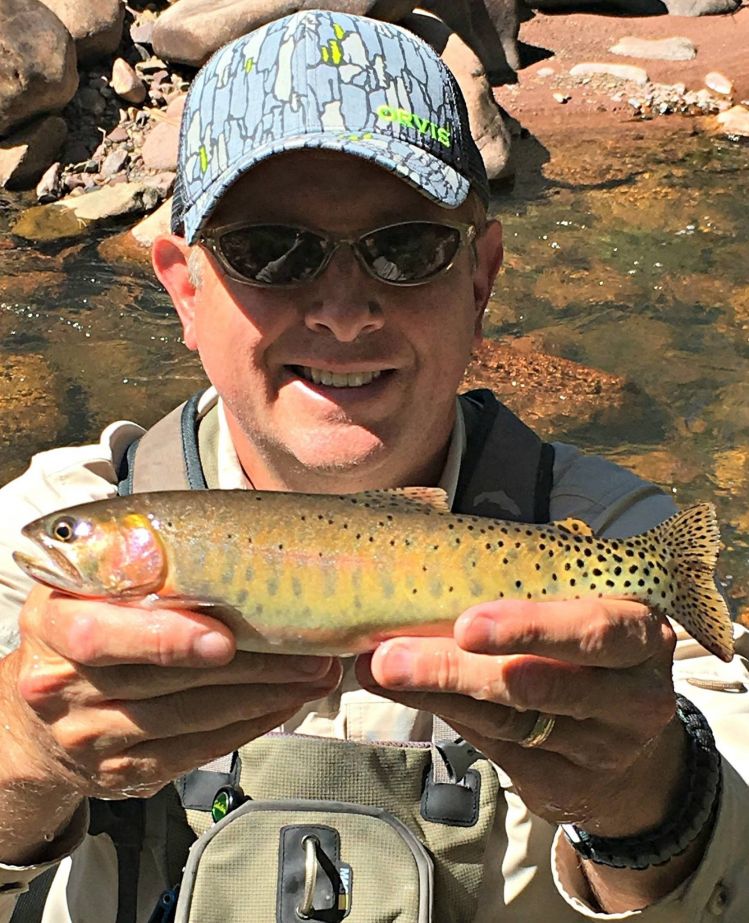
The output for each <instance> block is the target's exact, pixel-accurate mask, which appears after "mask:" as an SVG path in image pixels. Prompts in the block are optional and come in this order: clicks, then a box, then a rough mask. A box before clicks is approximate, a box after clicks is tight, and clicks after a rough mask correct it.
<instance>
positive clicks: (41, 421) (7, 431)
mask: <svg viewBox="0 0 749 923" xmlns="http://www.w3.org/2000/svg"><path fill="white" fill-rule="evenodd" d="M56 377H57V376H56V375H55V373H54V371H53V370H52V369H51V368H50V366H49V364H48V363H47V360H46V359H45V358H44V357H43V356H39V355H35V354H33V353H7V352H5V353H3V361H2V364H1V365H0V416H2V420H3V428H2V436H0V444H3V445H12V444H16V445H18V444H19V443H20V444H23V443H25V442H27V441H28V440H32V441H33V442H34V443H35V444H36V445H39V444H44V443H45V442H46V443H48V444H54V443H55V441H56V440H57V437H58V434H59V433H60V432H61V431H62V430H63V429H64V428H65V426H66V425H67V415H66V412H65V404H64V401H63V400H62V395H61V394H59V393H58V389H57V388H56V387H55V386H54V382H55V381H56Z"/></svg>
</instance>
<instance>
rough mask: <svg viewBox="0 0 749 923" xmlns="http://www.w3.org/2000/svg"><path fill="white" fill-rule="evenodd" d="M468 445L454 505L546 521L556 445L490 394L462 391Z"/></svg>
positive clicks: (465, 510) (461, 510)
mask: <svg viewBox="0 0 749 923" xmlns="http://www.w3.org/2000/svg"><path fill="white" fill-rule="evenodd" d="M460 403H461V407H462V409H463V417H464V420H465V425H466V451H465V455H464V457H463V461H462V464H461V466H460V478H459V480H458V488H457V491H456V494H455V502H454V503H453V510H454V511H455V512H456V513H465V514H470V515H474V516H489V517H492V518H494V519H509V520H512V521H515V522H548V521H549V494H550V493H551V484H552V477H553V468H554V448H553V446H551V445H549V444H548V443H545V442H542V441H541V439H539V437H538V436H537V435H536V434H535V433H534V432H533V430H532V429H530V428H529V427H527V426H526V425H525V423H523V422H522V420H520V419H518V417H516V416H515V414H514V413H512V412H511V411H510V410H508V409H507V407H505V406H504V405H503V404H500V402H499V401H498V400H497V399H496V398H495V397H494V395H493V394H492V392H491V391H489V390H487V389H483V388H482V389H479V390H476V391H469V392H468V393H467V394H462V395H461V396H460Z"/></svg>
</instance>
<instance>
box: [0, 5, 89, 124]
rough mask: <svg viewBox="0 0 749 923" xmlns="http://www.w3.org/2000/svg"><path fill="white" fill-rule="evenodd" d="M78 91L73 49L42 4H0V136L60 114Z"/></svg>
mask: <svg viewBox="0 0 749 923" xmlns="http://www.w3.org/2000/svg"><path fill="white" fill-rule="evenodd" d="M77 88H78V71H77V69H76V51H75V44H74V42H73V39H72V38H71V35H70V33H69V32H68V30H67V29H66V28H65V26H64V25H63V24H62V23H61V22H60V20H59V19H58V18H57V16H55V14H54V13H53V12H52V11H51V10H49V9H48V8H47V7H46V6H45V5H44V4H43V3H42V2H41V0H0V136H2V135H6V134H8V132H10V131H12V129H13V128H15V127H16V126H17V125H20V124H22V123H23V122H27V121H29V120H30V119H32V118H34V116H36V115H39V114H40V113H43V112H50V111H53V110H55V109H62V108H63V106H65V105H66V104H67V103H68V102H70V100H71V99H72V98H73V96H74V94H75V91H76V89H77Z"/></svg>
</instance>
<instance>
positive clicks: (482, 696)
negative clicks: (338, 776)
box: [370, 638, 673, 728]
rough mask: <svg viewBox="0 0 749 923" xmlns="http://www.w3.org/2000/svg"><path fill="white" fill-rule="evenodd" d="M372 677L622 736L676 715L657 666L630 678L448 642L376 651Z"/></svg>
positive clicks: (393, 644) (392, 643) (625, 673)
mask: <svg viewBox="0 0 749 923" xmlns="http://www.w3.org/2000/svg"><path fill="white" fill-rule="evenodd" d="M370 669H371V676H372V679H373V680H374V681H375V682H376V683H377V684H379V685H380V686H381V687H382V688H384V689H387V690H389V691H394V690H402V691H411V692H415V691H418V692H422V693H452V694H457V695H459V696H463V697H468V698H469V699H470V700H473V701H479V702H492V703H494V704H496V705H503V706H506V707H508V708H512V709H516V710H519V711H533V710H536V711H546V712H549V713H551V714H555V715H567V716H569V717H571V718H574V719H576V720H578V721H582V720H586V719H591V718H593V719H598V720H603V721H608V722H610V721H612V720H616V722H617V724H619V725H621V726H622V727H623V728H628V727H640V726H642V724H643V720H645V721H646V722H647V721H648V720H649V719H651V718H655V719H656V720H661V719H662V718H663V717H664V716H666V717H667V716H668V715H670V713H671V712H672V711H673V693H672V691H671V686H670V682H668V681H666V682H664V683H654V682H653V681H652V679H653V675H654V674H655V673H658V672H659V670H658V667H657V665H655V664H653V663H651V662H648V663H646V664H643V665H639V666H638V667H635V668H632V669H630V670H602V669H599V668H596V667H581V666H578V665H576V664H570V663H565V662H561V661H557V660H552V659H550V658H542V657H535V656H526V655H522V654H520V655H510V656H502V657H488V656H486V655H483V654H471V653H468V652H466V651H464V650H461V649H460V648H459V647H457V645H456V644H455V643H454V642H453V641H452V640H450V639H449V638H430V639H428V640H425V639H421V638H394V639H391V640H389V641H386V642H384V643H383V644H381V645H380V646H379V647H378V648H377V650H376V651H375V652H374V654H373V655H372V658H371V668H370ZM661 672H662V673H664V674H665V675H666V676H667V674H668V671H667V670H663V671H661ZM643 716H647V717H646V718H645V719H643Z"/></svg>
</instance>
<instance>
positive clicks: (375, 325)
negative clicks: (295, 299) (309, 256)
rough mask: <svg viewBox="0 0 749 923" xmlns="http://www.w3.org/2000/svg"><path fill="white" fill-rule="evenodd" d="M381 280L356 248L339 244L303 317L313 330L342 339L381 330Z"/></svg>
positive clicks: (345, 341)
mask: <svg viewBox="0 0 749 923" xmlns="http://www.w3.org/2000/svg"><path fill="white" fill-rule="evenodd" d="M381 286H382V283H379V282H377V281H376V280H374V279H373V278H372V277H371V276H370V275H369V274H368V273H367V272H366V271H365V270H364V268H363V267H362V266H361V265H360V264H359V262H358V260H357V258H356V255H355V254H354V251H353V249H352V248H351V247H350V246H348V245H346V244H344V245H342V246H339V247H338V249H337V250H336V252H335V253H334V254H333V256H332V258H331V260H330V262H329V263H328V265H327V266H326V267H325V269H324V270H323V272H322V273H321V274H320V276H318V278H317V279H316V280H315V282H314V289H313V290H311V291H310V292H309V295H310V300H309V302H308V304H307V307H306V309H305V315H304V320H305V324H306V325H307V327H309V329H310V330H315V331H316V332H319V333H322V332H325V331H326V330H327V331H328V332H330V333H332V334H333V335H334V336H335V338H336V339H337V340H340V342H342V343H352V342H354V340H356V339H357V338H358V337H360V336H362V335H364V334H367V333H374V332H375V331H376V330H380V329H381V328H382V326H383V324H384V317H383V313H382V307H381V301H380V298H381V293H380V292H378V291H377V288H380V287H381Z"/></svg>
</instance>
